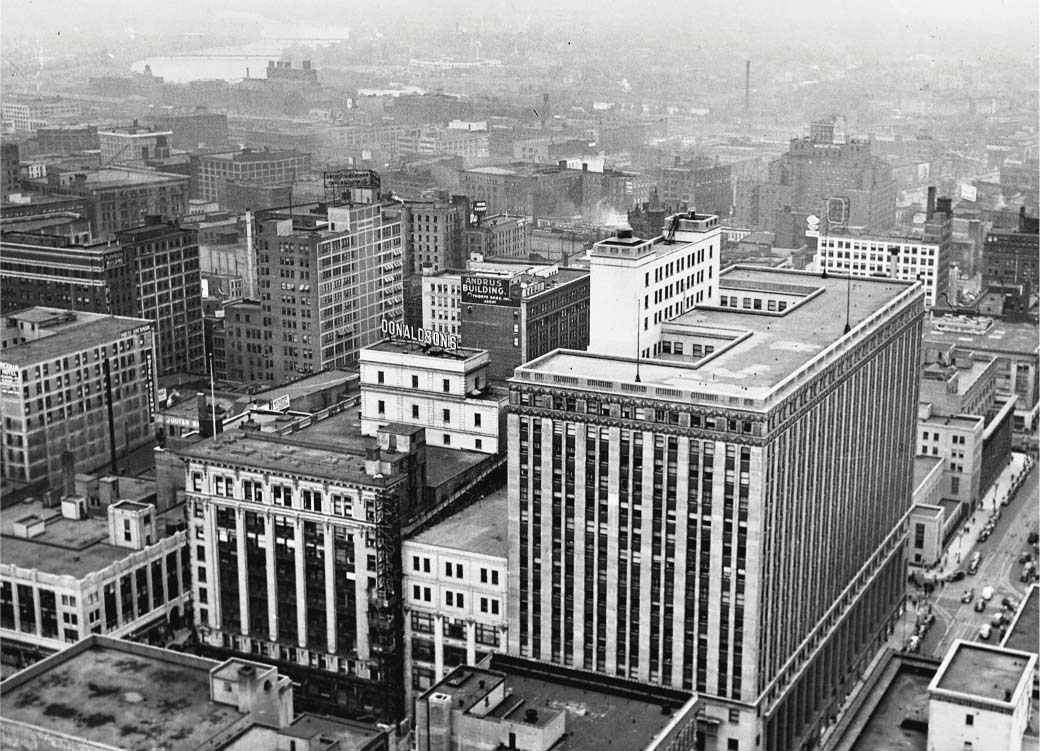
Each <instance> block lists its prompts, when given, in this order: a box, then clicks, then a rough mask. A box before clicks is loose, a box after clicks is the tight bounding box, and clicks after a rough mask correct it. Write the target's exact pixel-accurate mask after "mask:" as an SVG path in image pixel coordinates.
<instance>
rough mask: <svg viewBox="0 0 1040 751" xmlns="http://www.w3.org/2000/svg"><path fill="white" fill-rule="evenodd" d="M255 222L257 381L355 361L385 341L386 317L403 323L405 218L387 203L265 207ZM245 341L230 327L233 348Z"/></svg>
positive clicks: (288, 377) (286, 378)
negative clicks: (259, 330)
mask: <svg viewBox="0 0 1040 751" xmlns="http://www.w3.org/2000/svg"><path fill="white" fill-rule="evenodd" d="M256 225H257V226H256V234H255V237H256V241H255V248H256V249H255V252H256V270H257V290H258V293H259V297H260V309H261V314H262V326H263V327H264V337H265V338H264V340H263V341H262V342H261V343H260V349H261V350H262V351H261V352H260V353H258V354H260V356H261V357H260V358H259V365H258V366H257V367H256V368H254V369H253V370H252V371H251V372H252V374H253V376H254V378H256V379H260V380H266V381H271V382H274V383H282V382H285V381H290V380H293V379H294V378H297V377H299V375H300V374H303V373H316V372H319V371H322V370H325V369H327V368H340V367H345V366H350V365H353V364H355V363H356V362H357V360H358V356H359V353H360V351H361V349H362V348H363V347H367V346H369V345H371V344H375V343H376V342H378V341H380V340H381V339H382V338H383V333H382V322H383V320H388V321H394V322H400V321H401V319H402V317H403V315H404V290H403V287H402V278H403V271H404V259H403V254H404V250H403V245H402V237H401V220H400V218H399V217H392V216H390V214H389V213H388V212H387V211H385V207H384V206H383V205H381V204H378V203H372V204H365V203H344V204H341V205H325V204H309V205H305V206H298V207H295V208H286V209H276V210H270V211H263V212H259V213H258V214H257V220H256ZM238 343H239V342H237V341H236V340H235V339H234V337H233V336H232V334H231V333H230V330H229V336H228V345H229V346H230V347H232V348H233V349H234V348H236V347H237V345H238ZM250 344H255V343H253V342H250Z"/></svg>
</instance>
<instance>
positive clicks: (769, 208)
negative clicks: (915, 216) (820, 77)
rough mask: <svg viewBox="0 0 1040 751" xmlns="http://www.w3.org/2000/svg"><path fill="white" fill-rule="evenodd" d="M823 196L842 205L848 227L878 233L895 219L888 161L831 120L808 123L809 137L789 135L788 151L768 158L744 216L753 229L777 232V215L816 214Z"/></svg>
mask: <svg viewBox="0 0 1040 751" xmlns="http://www.w3.org/2000/svg"><path fill="white" fill-rule="evenodd" d="M828 199H834V201H835V203H836V204H840V205H842V206H843V207H844V212H845V215H846V216H847V219H848V224H849V225H851V226H857V227H866V228H867V229H868V230H871V231H873V232H882V231H885V230H887V229H889V228H890V227H892V226H893V225H894V224H895V219H896V181H895V178H894V177H893V176H892V167H891V165H889V164H888V163H887V162H885V160H883V159H881V158H880V157H878V156H875V155H874V154H873V153H872V151H871V144H870V141H869V140H859V139H855V138H846V137H845V136H844V135H842V134H840V133H838V132H837V128H836V126H835V123H833V122H830V121H822V122H815V123H813V124H812V126H811V135H809V136H808V137H804V138H793V139H791V145H790V148H789V149H788V151H787V153H785V154H782V155H781V156H780V157H779V158H777V159H775V160H773V161H772V162H770V164H769V177H768V180H767V181H766V182H765V183H762V184H760V185H759V186H757V187H756V189H755V191H754V193H753V195H752V204H753V205H752V209H751V216H750V217H749V218H750V219H751V220H752V222H753V223H754V225H755V229H764V230H769V231H774V232H780V231H781V230H782V229H784V228H783V227H781V226H779V224H778V222H779V219H780V214H782V213H783V212H785V211H786V212H794V213H796V214H798V215H799V216H807V215H809V214H815V215H817V216H819V215H820V214H821V213H823V211H824V208H825V206H826V204H827V203H828ZM796 239H797V238H796ZM792 247H794V246H792Z"/></svg>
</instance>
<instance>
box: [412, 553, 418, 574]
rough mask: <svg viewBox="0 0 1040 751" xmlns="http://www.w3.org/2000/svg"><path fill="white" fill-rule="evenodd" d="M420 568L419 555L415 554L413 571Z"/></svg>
mask: <svg viewBox="0 0 1040 751" xmlns="http://www.w3.org/2000/svg"><path fill="white" fill-rule="evenodd" d="M419 570H420V568H419V556H417V555H413V556H412V571H419Z"/></svg>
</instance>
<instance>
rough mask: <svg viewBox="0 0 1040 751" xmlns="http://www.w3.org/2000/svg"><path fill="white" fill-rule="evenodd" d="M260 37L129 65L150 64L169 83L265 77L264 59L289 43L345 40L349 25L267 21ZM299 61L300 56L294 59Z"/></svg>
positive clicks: (141, 66)
mask: <svg viewBox="0 0 1040 751" xmlns="http://www.w3.org/2000/svg"><path fill="white" fill-rule="evenodd" d="M261 37H262V38H261V39H258V40H257V41H255V42H250V43H248V44H242V45H236V46H234V47H215V48H212V49H206V50H198V51H196V52H188V53H185V54H183V55H164V56H157V57H149V58H146V59H144V60H138V61H137V62H135V63H134V64H133V65H132V66H130V67H131V69H132V70H133V71H134V72H135V73H144V69H145V66H146V65H147V66H149V67H150V68H151V70H152V75H154V76H159V77H161V78H163V79H165V80H166V81H169V82H170V83H188V82H189V81H199V80H214V79H219V80H223V81H229V82H231V83H235V82H237V81H241V80H242V79H243V78H246V77H247V76H248V77H250V78H265V77H266V76H267V74H266V72H265V71H266V69H267V62H268V61H269V60H278V59H279V58H280V57H281V56H282V53H283V52H284V51H285V50H286V49H288V48H289V47H293V46H299V45H304V46H308V47H317V46H325V45H329V44H335V43H338V42H341V41H345V40H347V39H349V37H350V29H347V28H342V27H338V28H337V27H321V28H318V27H313V26H307V25H282V24H268V25H265V26H264V29H263V33H262V35H261ZM293 62H294V64H295V65H297V66H298V65H299V64H300V61H299V60H294V61H293Z"/></svg>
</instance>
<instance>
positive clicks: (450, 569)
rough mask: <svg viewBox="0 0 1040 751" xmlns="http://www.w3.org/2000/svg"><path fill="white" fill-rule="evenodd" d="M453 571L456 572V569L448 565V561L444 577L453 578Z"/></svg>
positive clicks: (445, 564) (445, 565)
mask: <svg viewBox="0 0 1040 751" xmlns="http://www.w3.org/2000/svg"><path fill="white" fill-rule="evenodd" d="M452 571H454V569H453V568H452V567H451V564H450V563H448V562H447V561H445V562H444V575H445V576H447V577H448V578H451V572H452Z"/></svg>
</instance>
